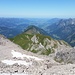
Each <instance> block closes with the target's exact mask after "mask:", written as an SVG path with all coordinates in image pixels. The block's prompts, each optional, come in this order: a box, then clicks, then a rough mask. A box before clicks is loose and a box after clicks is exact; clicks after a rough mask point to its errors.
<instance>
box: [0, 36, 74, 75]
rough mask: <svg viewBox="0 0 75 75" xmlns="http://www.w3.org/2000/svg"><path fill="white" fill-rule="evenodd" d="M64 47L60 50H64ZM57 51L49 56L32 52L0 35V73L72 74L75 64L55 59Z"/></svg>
mask: <svg viewBox="0 0 75 75" xmlns="http://www.w3.org/2000/svg"><path fill="white" fill-rule="evenodd" d="M66 49H67V50H72V49H73V48H71V47H69V48H66ZM66 49H64V50H61V51H63V52H65V51H66ZM74 50H75V49H73V51H74ZM58 52H59V53H60V51H56V52H55V53H52V54H50V55H49V56H45V55H38V54H34V53H31V52H29V51H26V50H23V49H22V48H21V47H20V46H18V45H16V44H14V43H13V42H11V41H10V40H8V39H7V38H5V37H4V36H2V35H0V75H74V74H75V64H74V63H67V64H65V63H64V61H61V63H60V62H59V61H57V60H58V59H59V58H56V57H57V56H58V57H59V55H58ZM69 53H70V52H69ZM73 54H74V52H73ZM63 56H64V58H66V56H65V55H63ZM68 57H69V56H68ZM70 57H72V55H71V56H70ZM55 58H56V59H55ZM60 58H61V57H60ZM72 58H74V57H72ZM65 60H66V59H65ZM73 60H74V59H73ZM73 60H72V61H73Z"/></svg>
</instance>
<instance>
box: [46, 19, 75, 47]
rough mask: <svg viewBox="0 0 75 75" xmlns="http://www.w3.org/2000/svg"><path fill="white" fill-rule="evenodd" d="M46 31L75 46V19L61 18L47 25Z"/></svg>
mask: <svg viewBox="0 0 75 75" xmlns="http://www.w3.org/2000/svg"><path fill="white" fill-rule="evenodd" d="M46 31H47V32H48V33H49V34H50V35H51V36H53V38H56V39H62V40H65V41H66V42H68V43H69V44H70V45H71V46H75V19H73V18H70V19H61V20H59V21H58V22H56V23H53V24H52V25H49V26H47V29H46Z"/></svg>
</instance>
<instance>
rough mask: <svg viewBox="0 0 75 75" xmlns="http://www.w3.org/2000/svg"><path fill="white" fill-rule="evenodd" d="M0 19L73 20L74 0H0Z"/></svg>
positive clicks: (74, 12)
mask: <svg viewBox="0 0 75 75" xmlns="http://www.w3.org/2000/svg"><path fill="white" fill-rule="evenodd" d="M0 17H23V18H27V17H28V18H55V17H57V18H75V0H0Z"/></svg>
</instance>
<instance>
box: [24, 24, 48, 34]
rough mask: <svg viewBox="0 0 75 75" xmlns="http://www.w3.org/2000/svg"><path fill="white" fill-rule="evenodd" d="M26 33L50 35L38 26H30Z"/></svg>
mask: <svg viewBox="0 0 75 75" xmlns="http://www.w3.org/2000/svg"><path fill="white" fill-rule="evenodd" d="M24 32H25V33H26V34H43V35H49V34H48V33H47V32H46V31H44V30H43V29H41V28H38V27H37V26H33V25H31V26H28V27H27V28H26V29H25V31H24Z"/></svg>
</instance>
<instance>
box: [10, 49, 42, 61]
mask: <svg viewBox="0 0 75 75" xmlns="http://www.w3.org/2000/svg"><path fill="white" fill-rule="evenodd" d="M11 54H12V55H13V57H16V58H21V59H24V57H26V58H28V59H34V60H38V61H40V60H43V59H40V58H38V57H35V56H30V55H26V54H21V53H20V52H16V51H14V50H12V52H11Z"/></svg>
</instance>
